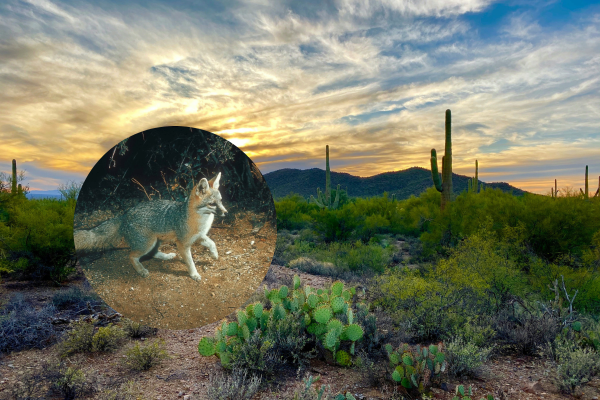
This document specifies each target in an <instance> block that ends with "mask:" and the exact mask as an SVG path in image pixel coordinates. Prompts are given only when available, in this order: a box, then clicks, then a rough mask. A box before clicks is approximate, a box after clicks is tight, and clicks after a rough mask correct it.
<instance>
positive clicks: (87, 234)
mask: <svg viewBox="0 0 600 400" xmlns="http://www.w3.org/2000/svg"><path fill="white" fill-rule="evenodd" d="M121 222H122V221H121V217H117V218H113V219H110V220H108V221H105V222H103V223H101V224H100V225H98V226H97V227H95V228H93V229H90V230H80V231H75V233H74V239H75V250H76V251H77V252H86V253H87V252H90V251H101V250H106V249H111V248H114V247H117V246H118V245H119V243H120V242H121V238H122V237H123V235H121V233H120V228H121Z"/></svg>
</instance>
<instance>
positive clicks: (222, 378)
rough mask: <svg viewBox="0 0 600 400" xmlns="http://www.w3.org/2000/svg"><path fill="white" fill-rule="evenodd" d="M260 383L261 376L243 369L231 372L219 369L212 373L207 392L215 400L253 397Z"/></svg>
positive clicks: (236, 399) (235, 399)
mask: <svg viewBox="0 0 600 400" xmlns="http://www.w3.org/2000/svg"><path fill="white" fill-rule="evenodd" d="M260 384H261V378H260V376H257V375H250V376H249V375H248V371H246V370H243V369H239V368H235V369H233V370H232V371H231V372H230V373H224V372H222V371H219V372H217V373H214V374H211V375H210V377H209V382H208V391H207V392H208V393H207V394H208V397H209V398H210V399H214V400H238V399H251V398H252V396H254V394H256V392H257V391H258V389H259V388H260Z"/></svg>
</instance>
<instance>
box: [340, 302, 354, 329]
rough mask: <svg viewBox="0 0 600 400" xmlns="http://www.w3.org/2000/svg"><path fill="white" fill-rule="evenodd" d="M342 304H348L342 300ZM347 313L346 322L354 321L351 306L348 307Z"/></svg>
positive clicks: (351, 322)
mask: <svg viewBox="0 0 600 400" xmlns="http://www.w3.org/2000/svg"><path fill="white" fill-rule="evenodd" d="M344 304H346V305H348V303H345V302H344ZM342 308H343V307H342ZM347 314H348V323H349V324H353V323H354V313H353V312H352V309H351V308H348V311H347Z"/></svg>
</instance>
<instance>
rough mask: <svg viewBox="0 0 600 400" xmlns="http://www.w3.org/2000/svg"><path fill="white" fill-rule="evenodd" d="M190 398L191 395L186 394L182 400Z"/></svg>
mask: <svg viewBox="0 0 600 400" xmlns="http://www.w3.org/2000/svg"><path fill="white" fill-rule="evenodd" d="M191 398H192V396H191V395H189V394H186V395H185V396H183V400H190V399H191Z"/></svg>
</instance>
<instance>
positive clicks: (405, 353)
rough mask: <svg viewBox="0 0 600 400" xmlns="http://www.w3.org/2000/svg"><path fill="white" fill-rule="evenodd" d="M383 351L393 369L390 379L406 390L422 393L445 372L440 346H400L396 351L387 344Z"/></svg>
mask: <svg viewBox="0 0 600 400" xmlns="http://www.w3.org/2000/svg"><path fill="white" fill-rule="evenodd" d="M385 350H386V352H387V353H388V358H389V360H390V366H391V367H392V368H393V371H392V379H393V380H394V381H396V382H398V383H400V384H401V385H402V386H404V387H405V388H406V389H418V390H419V391H420V392H423V391H424V390H425V389H426V388H428V387H430V386H431V384H432V381H434V380H436V379H438V378H439V377H440V375H441V373H443V372H444V371H445V370H446V361H445V356H444V354H443V353H442V352H441V344H440V345H438V346H436V345H431V346H429V347H425V346H423V347H421V346H415V347H414V348H411V347H410V346H409V345H407V344H402V345H400V346H399V347H398V349H396V350H394V349H393V347H392V346H391V345H389V344H387V345H386V346H385Z"/></svg>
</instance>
